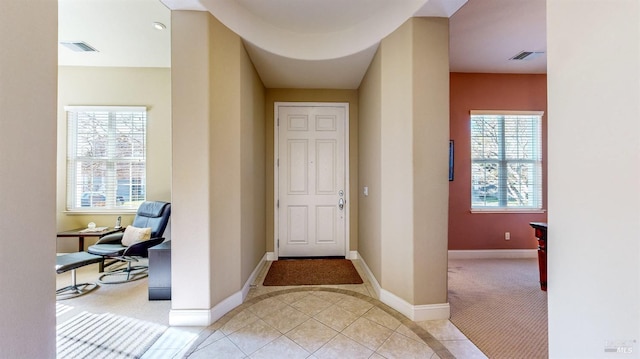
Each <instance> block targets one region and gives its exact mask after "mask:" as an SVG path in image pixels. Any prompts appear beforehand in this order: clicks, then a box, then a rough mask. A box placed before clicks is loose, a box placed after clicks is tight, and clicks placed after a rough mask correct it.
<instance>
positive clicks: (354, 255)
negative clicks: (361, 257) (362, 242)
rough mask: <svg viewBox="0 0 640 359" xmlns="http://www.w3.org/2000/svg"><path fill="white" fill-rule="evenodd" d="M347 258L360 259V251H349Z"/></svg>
mask: <svg viewBox="0 0 640 359" xmlns="http://www.w3.org/2000/svg"><path fill="white" fill-rule="evenodd" d="M346 259H358V251H348V252H347V256H346Z"/></svg>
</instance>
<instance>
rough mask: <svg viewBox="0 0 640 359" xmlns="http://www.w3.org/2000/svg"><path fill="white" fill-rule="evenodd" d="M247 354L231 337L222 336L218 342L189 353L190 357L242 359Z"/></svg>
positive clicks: (201, 358)
mask: <svg viewBox="0 0 640 359" xmlns="http://www.w3.org/2000/svg"><path fill="white" fill-rule="evenodd" d="M245 357H246V355H244V353H243V352H242V351H241V350H240V349H238V347H236V346H235V345H234V344H233V343H232V342H231V341H230V340H229V339H227V338H222V339H220V340H218V341H217V342H215V343H213V344H211V345H208V346H206V347H204V348H202V349H199V350H197V351H195V352H194V353H192V354H191V355H189V359H209V358H225V359H227V358H228V359H236V358H238V359H240V358H245Z"/></svg>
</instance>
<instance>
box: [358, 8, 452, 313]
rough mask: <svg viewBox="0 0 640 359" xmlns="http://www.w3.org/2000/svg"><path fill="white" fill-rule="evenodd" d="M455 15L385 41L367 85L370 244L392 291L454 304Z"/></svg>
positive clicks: (365, 241) (411, 26)
mask: <svg viewBox="0 0 640 359" xmlns="http://www.w3.org/2000/svg"><path fill="white" fill-rule="evenodd" d="M448 89H449V67H448V21H447V19H440V18H413V19H410V20H409V21H407V22H406V23H405V24H404V25H402V26H401V27H400V28H399V29H398V30H396V31H395V32H394V33H392V34H391V35H389V36H388V37H387V38H385V39H383V41H382V43H381V45H380V49H379V50H378V53H377V54H376V57H375V58H374V61H373V62H372V64H371V66H370V67H369V69H368V71H367V74H366V76H365V79H364V80H363V82H362V86H361V88H360V101H361V102H360V107H361V111H360V112H361V119H360V121H361V133H360V136H361V144H362V146H361V151H360V169H361V172H360V184H361V186H365V185H368V186H369V196H368V197H363V196H361V212H360V228H361V236H360V247H359V248H361V255H362V257H363V259H364V261H365V262H366V263H367V265H368V266H369V268H371V270H372V272H373V274H374V275H375V276H376V279H377V280H378V282H379V283H380V285H381V287H382V289H384V290H386V291H388V292H390V293H392V294H393V295H395V296H398V297H400V298H402V299H403V300H405V301H406V302H408V303H410V304H413V305H427V304H442V303H446V295H447V286H446V278H447V209H448V176H447V169H448V166H447V163H448V140H449V110H448V109H449V101H448V98H449V91H448Z"/></svg>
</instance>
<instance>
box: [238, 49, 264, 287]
mask: <svg viewBox="0 0 640 359" xmlns="http://www.w3.org/2000/svg"><path fill="white" fill-rule="evenodd" d="M240 61H241V67H240V70H241V73H240V75H241V79H242V80H241V84H242V88H241V97H240V101H241V106H240V111H241V121H242V123H241V128H240V134H241V140H240V143H241V161H242V164H241V166H242V168H241V171H242V172H241V176H240V177H241V178H242V190H241V196H242V198H241V206H242V224H241V231H242V234H241V238H242V249H241V253H242V254H241V255H242V270H241V277H240V279H241V283H240V284H241V285H242V284H243V283H244V282H246V281H247V280H248V279H249V277H250V276H251V273H252V272H253V270H254V269H255V268H256V265H257V264H258V263H259V262H260V260H261V259H262V257H263V256H264V255H265V253H266V224H265V223H266V213H265V196H266V193H265V165H264V163H265V153H266V148H265V116H264V109H265V106H264V104H265V99H264V98H265V88H264V85H263V84H262V81H261V80H260V76H259V75H258V73H257V71H256V69H255V67H254V66H253V63H252V62H251V59H250V58H249V55H248V54H247V52H246V50H245V49H244V48H243V47H242V48H241V49H240Z"/></svg>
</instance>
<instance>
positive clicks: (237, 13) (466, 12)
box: [59, 0, 546, 88]
mask: <svg viewBox="0 0 640 359" xmlns="http://www.w3.org/2000/svg"><path fill="white" fill-rule="evenodd" d="M161 1H162V2H163V3H164V4H163V3H161V2H160V0H59V17H60V21H59V26H60V29H59V39H60V41H65V40H69V41H85V42H87V43H89V44H90V45H91V46H93V47H95V48H97V49H98V50H99V52H98V53H74V52H72V51H70V50H68V49H67V48H65V47H62V46H61V47H60V49H59V63H60V64H61V65H74V66H133V67H139V66H141V67H169V66H170V35H171V34H170V30H171V24H170V17H171V16H170V10H169V8H170V9H174V10H199V11H210V12H211V13H212V14H214V15H215V16H216V17H217V18H218V19H219V20H220V21H221V22H223V23H224V24H225V25H226V26H227V27H229V28H231V29H232V30H233V31H235V32H236V33H238V34H239V35H240V36H241V37H242V38H243V39H244V42H245V47H246V48H247V51H248V53H249V56H250V57H251V59H252V61H253V62H254V64H255V66H256V69H257V70H258V73H259V74H260V76H261V78H262V81H263V82H264V84H265V86H267V87H269V88H357V87H358V86H359V84H360V81H361V79H362V76H363V75H364V73H365V71H366V69H367V67H368V65H369V63H370V61H371V59H372V57H373V55H374V54H375V51H376V49H377V46H378V44H379V41H380V40H381V39H382V38H384V37H385V36H387V35H388V34H389V33H391V32H393V31H394V30H395V29H396V28H397V27H398V26H399V25H401V24H402V23H403V22H404V21H406V20H407V19H408V18H410V17H412V16H441V17H450V68H451V71H455V72H494V73H545V72H546V55H543V56H539V57H537V58H535V59H533V60H523V61H510V60H508V59H509V58H511V57H512V56H514V55H516V54H517V53H518V52H520V51H523V50H526V51H541V52H544V51H546V33H545V26H546V25H545V0H468V1H467V0H394V1H389V0H349V1H344V0H295V1H291V0H161ZM165 5H166V7H165ZM167 7H168V8H167ZM155 21H159V22H162V23H164V24H165V25H166V26H167V29H166V30H164V31H158V30H155V29H154V28H153V26H152V24H153V22H155Z"/></svg>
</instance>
